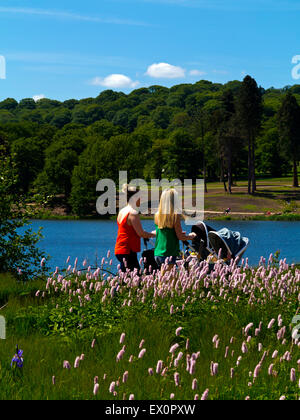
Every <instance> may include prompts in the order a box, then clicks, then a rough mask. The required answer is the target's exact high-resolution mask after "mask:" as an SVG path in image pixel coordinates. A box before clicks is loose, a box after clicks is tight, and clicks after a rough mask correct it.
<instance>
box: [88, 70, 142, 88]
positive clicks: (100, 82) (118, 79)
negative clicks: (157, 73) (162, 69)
mask: <svg viewBox="0 0 300 420" xmlns="http://www.w3.org/2000/svg"><path fill="white" fill-rule="evenodd" d="M91 84H92V85H93V86H104V87H106V88H110V89H114V88H115V89H118V88H119V89H126V88H131V89H134V88H136V87H137V86H138V85H139V82H138V81H135V82H134V81H133V80H131V79H130V77H127V76H125V75H124V74H111V75H109V76H107V77H105V78H102V77H95V78H94V79H93V80H92V81H91Z"/></svg>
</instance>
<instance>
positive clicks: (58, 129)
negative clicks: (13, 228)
mask: <svg viewBox="0 0 300 420" xmlns="http://www.w3.org/2000/svg"><path fill="white" fill-rule="evenodd" d="M299 104H300V85H294V86H287V87H285V88H282V89H275V88H270V89H267V90H265V89H264V88H262V87H261V86H258V85H257V83H256V81H255V80H254V79H253V78H252V77H250V76H246V77H245V79H244V80H243V81H242V82H240V81H231V82H228V83H226V84H224V85H222V84H218V83H212V82H209V81H205V80H201V81H199V82H197V83H195V84H180V85H176V86H173V87H171V88H166V87H163V86H151V87H148V88H141V89H136V90H134V91H132V92H131V93H130V94H128V95H126V94H124V93H122V92H115V91H112V90H106V91H103V92H101V93H100V95H99V96H97V97H96V98H87V99H82V100H75V99H70V100H67V101H64V102H60V101H56V100H51V99H46V98H44V99H40V100H39V101H37V102H35V101H34V100H33V99H23V100H21V101H20V102H17V101H16V100H15V99H12V98H8V99H6V100H4V101H2V102H0V146H1V148H2V150H5V154H6V156H9V157H10V159H11V160H12V162H13V164H14V168H15V170H16V171H17V185H16V187H17V188H18V191H19V192H20V194H25V195H29V196H30V198H31V199H32V200H33V201H37V200H40V201H41V202H44V203H46V202H47V203H50V204H52V205H55V203H56V201H57V200H58V197H60V199H61V200H62V201H63V202H64V204H65V205H66V206H67V208H68V211H69V212H72V213H74V214H78V215H80V216H84V215H89V214H91V212H93V210H94V209H95V200H96V191H95V189H96V184H97V181H98V180H99V179H102V178H110V179H113V180H114V181H115V182H117V181H118V177H119V171H120V170H127V171H128V175H129V178H131V179H133V178H143V179H146V180H150V179H152V178H156V179H157V178H158V179H160V178H169V179H173V178H180V179H184V178H189V179H191V178H192V179H196V178H201V177H202V178H204V180H205V182H206V183H207V181H212V180H220V181H222V182H223V183H224V189H225V191H227V192H228V193H232V188H233V186H234V183H235V182H236V181H237V180H238V179H245V178H246V179H248V193H249V194H254V193H255V191H256V177H257V176H258V175H260V176H272V177H281V176H285V175H288V174H290V173H291V172H292V173H293V186H295V187H298V185H299V184H298V171H297V169H298V162H299V160H300V106H299ZM206 188H207V185H206Z"/></svg>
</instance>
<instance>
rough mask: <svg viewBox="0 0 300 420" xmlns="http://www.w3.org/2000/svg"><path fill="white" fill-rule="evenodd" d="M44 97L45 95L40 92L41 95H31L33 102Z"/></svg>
mask: <svg viewBox="0 0 300 420" xmlns="http://www.w3.org/2000/svg"><path fill="white" fill-rule="evenodd" d="M45 98H46V96H45V95H43V94H41V95H34V96H33V97H32V99H33V100H34V101H35V102H38V101H40V100H41V99H45Z"/></svg>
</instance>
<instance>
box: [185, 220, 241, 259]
mask: <svg viewBox="0 0 300 420" xmlns="http://www.w3.org/2000/svg"><path fill="white" fill-rule="evenodd" d="M192 232H194V233H196V234H197V237H196V238H195V239H194V240H193V241H192V243H191V245H190V244H189V243H187V242H186V243H185V245H186V246H187V248H188V249H189V250H190V251H191V252H190V253H189V255H191V256H193V257H196V258H198V260H199V261H208V260H211V261H210V262H216V261H217V260H219V259H220V260H223V261H224V262H225V263H229V262H230V261H231V260H232V259H236V258H238V260H240V258H241V257H242V256H243V255H244V253H245V251H246V249H247V248H248V246H249V239H248V238H245V237H242V235H241V234H240V233H239V232H233V231H231V230H229V229H227V228H223V229H221V230H219V231H216V230H215V229H213V228H212V227H210V226H208V225H206V224H205V223H204V222H199V223H198V224H197V225H194V226H192ZM185 255H187V253H186V254H185Z"/></svg>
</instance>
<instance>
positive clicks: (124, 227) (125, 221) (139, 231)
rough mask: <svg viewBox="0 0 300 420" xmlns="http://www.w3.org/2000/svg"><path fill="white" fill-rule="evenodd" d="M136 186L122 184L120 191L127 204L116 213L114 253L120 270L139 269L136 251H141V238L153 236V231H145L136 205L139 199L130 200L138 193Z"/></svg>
mask: <svg viewBox="0 0 300 420" xmlns="http://www.w3.org/2000/svg"><path fill="white" fill-rule="evenodd" d="M138 191H139V190H138V189H137V188H136V187H128V185H124V186H123V189H122V192H123V193H125V194H126V196H127V206H126V207H124V208H123V209H122V210H121V211H120V212H119V215H118V219H117V222H118V227H119V230H118V237H117V242H116V247H115V255H116V258H117V259H118V261H119V262H120V263H121V270H122V271H123V272H125V271H126V269H129V270H130V271H133V270H134V269H135V268H136V269H137V270H140V264H139V262H138V258H137V253H138V252H141V238H145V239H150V238H155V232H152V233H150V232H145V231H144V229H143V227H142V224H141V220H140V216H139V213H138V211H137V210H136V208H137V207H139V206H140V199H138V200H137V202H135V203H134V202H132V201H133V200H132V199H133V197H134V195H135V194H137V193H138Z"/></svg>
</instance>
